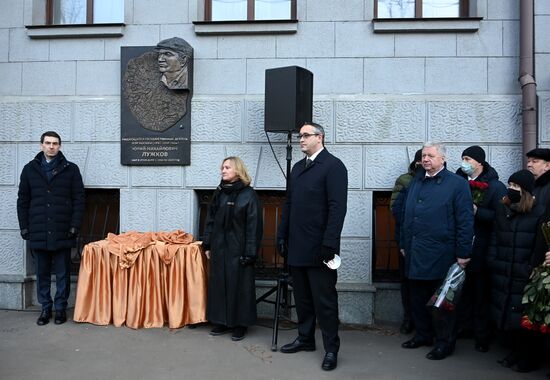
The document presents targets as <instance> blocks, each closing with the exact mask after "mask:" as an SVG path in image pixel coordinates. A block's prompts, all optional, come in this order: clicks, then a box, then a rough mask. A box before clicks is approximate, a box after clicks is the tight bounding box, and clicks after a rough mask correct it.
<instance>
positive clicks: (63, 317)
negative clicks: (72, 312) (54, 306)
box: [53, 310, 67, 325]
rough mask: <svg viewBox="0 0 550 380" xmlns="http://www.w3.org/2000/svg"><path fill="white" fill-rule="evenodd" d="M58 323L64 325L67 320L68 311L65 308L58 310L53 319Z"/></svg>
mask: <svg viewBox="0 0 550 380" xmlns="http://www.w3.org/2000/svg"><path fill="white" fill-rule="evenodd" d="M53 322H54V323H55V324H56V325H62V324H63V323H65V322H67V312H66V311H65V310H59V311H58V310H56V311H55V319H54V321H53Z"/></svg>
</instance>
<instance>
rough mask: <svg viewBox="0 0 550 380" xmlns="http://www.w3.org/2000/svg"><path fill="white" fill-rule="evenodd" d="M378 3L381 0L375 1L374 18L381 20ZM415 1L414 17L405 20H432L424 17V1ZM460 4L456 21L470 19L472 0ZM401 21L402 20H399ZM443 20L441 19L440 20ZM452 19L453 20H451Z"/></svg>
mask: <svg viewBox="0 0 550 380" xmlns="http://www.w3.org/2000/svg"><path fill="white" fill-rule="evenodd" d="M378 1H379V0H375V1H374V18H375V19H379V18H378ZM414 1H415V3H414V4H415V7H414V17H407V18H403V19H404V20H425V19H431V18H432V17H422V1H423V0H414ZM459 2H460V5H459V11H458V13H459V14H458V17H456V19H461V18H468V17H470V0H459ZM433 18H438V17H433ZM384 19H389V20H395V19H398V18H386V17H385V18H384ZM399 19H401V18H399ZM439 19H441V18H439ZM449 19H451V18H449ZM452 19H455V17H453V18H452Z"/></svg>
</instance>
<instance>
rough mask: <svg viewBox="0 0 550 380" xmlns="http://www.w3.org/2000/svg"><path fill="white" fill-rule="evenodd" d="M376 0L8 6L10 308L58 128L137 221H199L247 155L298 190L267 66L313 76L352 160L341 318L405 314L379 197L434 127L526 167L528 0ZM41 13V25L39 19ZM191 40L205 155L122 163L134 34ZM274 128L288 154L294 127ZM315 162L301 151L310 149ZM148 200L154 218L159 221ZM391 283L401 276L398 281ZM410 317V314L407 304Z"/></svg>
mask: <svg viewBox="0 0 550 380" xmlns="http://www.w3.org/2000/svg"><path fill="white" fill-rule="evenodd" d="M374 2H375V0H345V1H333V0H297V2H296V4H297V9H296V14H297V19H298V22H286V23H285V22H280V23H265V24H261V23H260V24H247V23H232V24H227V25H218V24H216V25H213V24H208V23H193V22H194V21H202V20H203V19H204V18H203V13H204V4H203V0H157V1H155V2H152V1H148V0H126V1H124V20H123V23H124V25H114V26H113V25H109V26H97V27H79V28H77V27H72V28H71V27H65V28H46V27H41V26H40V25H42V24H43V17H44V14H43V13H44V12H43V7H44V3H45V1H41V0H24V1H23V0H4V1H2V2H1V4H0V140H1V141H2V144H1V145H0V152H1V153H2V156H3V162H2V165H0V213H1V215H2V218H0V231H1V233H0V308H11V309H23V308H26V307H28V306H29V305H30V304H32V303H33V298H34V285H33V281H34V280H33V275H32V273H33V269H32V265H31V259H30V257H29V255H28V254H27V253H26V249H25V245H24V242H23V240H21V238H20V236H19V228H18V223H17V215H16V198H17V186H18V182H19V173H20V172H21V169H22V167H23V166H24V165H25V163H27V162H28V161H29V160H30V159H32V157H34V155H35V154H36V152H37V151H38V149H39V145H38V142H37V140H38V138H39V136H40V134H41V133H42V132H43V131H45V130H56V131H57V132H59V133H60V135H61V136H62V138H63V139H64V141H63V145H62V150H63V152H64V153H65V155H66V156H67V157H68V158H69V160H72V161H74V162H75V163H77V164H78V165H79V167H80V168H81V171H82V174H83V178H84V183H85V186H86V188H88V189H93V188H102V189H119V190H120V230H121V231H129V230H142V231H149V230H171V229H176V228H181V229H184V230H186V231H189V232H192V233H197V229H198V218H199V212H198V202H199V200H198V196H197V193H196V190H198V189H212V188H214V187H215V186H216V185H217V183H218V182H219V164H220V162H221V159H222V158H223V157H225V156H228V155H238V156H241V157H242V158H243V159H244V161H245V163H246V164H247V166H248V168H249V170H250V172H251V174H252V176H253V185H254V187H255V188H256V189H258V190H284V187H285V180H284V177H283V176H282V175H281V174H280V173H279V172H278V169H277V163H276V161H275V159H274V157H273V154H272V152H271V150H270V147H269V145H268V144H267V139H266V135H265V133H264V129H263V125H264V120H263V117H264V116H263V109H264V105H263V102H264V94H263V92H264V73H265V70H266V69H268V68H273V67H281V66H290V65H298V66H302V67H305V68H307V69H308V70H310V71H312V72H313V74H314V110H313V114H314V116H313V119H314V121H315V122H317V123H320V124H322V125H323V126H325V127H326V130H327V148H328V149H329V150H330V151H331V152H332V153H334V154H335V155H336V156H338V157H340V158H341V159H342V160H343V162H344V163H345V164H346V166H347V168H348V170H349V204H348V206H349V207H348V214H347V217H346V222H345V226H344V231H343V241H342V258H343V264H342V268H341V269H340V270H339V283H338V287H339V292H340V304H341V308H340V309H341V311H340V312H341V319H342V321H343V322H347V323H361V324H370V323H372V322H373V320H374V318H375V316H376V317H377V318H382V319H392V318H393V319H396V315H397V314H399V305H398V301H397V297H396V294H397V292H395V291H387V290H384V289H388V287H387V286H385V285H384V284H378V283H374V282H373V278H372V272H373V269H372V259H371V255H372V245H373V212H372V209H373V194H374V193H375V192H377V191H388V190H390V189H391V187H392V186H393V182H394V180H395V178H396V177H397V176H398V175H399V174H401V173H402V172H404V171H405V169H406V167H407V165H408V163H409V162H410V160H411V159H412V158H413V156H414V153H415V151H416V150H417V149H418V148H419V147H420V146H421V144H422V143H423V142H424V141H428V140H429V141H439V142H444V143H446V144H447V145H448V165H449V167H450V168H451V169H452V170H454V169H456V168H457V167H458V165H459V162H460V154H461V152H462V150H463V149H464V148H465V147H467V146H470V145H472V144H479V145H481V146H483V147H484V148H485V150H486V152H487V156H488V157H487V160H488V161H489V162H490V163H491V165H493V166H494V167H495V168H497V170H498V171H499V173H500V176H501V179H502V178H504V179H506V178H508V176H509V175H510V174H511V173H512V172H513V171H515V170H517V169H518V168H520V167H521V165H522V164H521V160H522V157H521V149H522V148H521V90H520V87H519V84H518V82H517V77H518V65H519V3H520V0H506V1H501V0H477V1H473V0H471V1H470V8H471V9H470V15H471V16H475V17H479V19H467V20H456V21H452V20H451V21H450V20H447V21H438V22H432V23H429V25H428V26H427V29H423V30H424V31H422V32H419V31H415V30H414V29H415V28H417V27H418V25H419V22H415V21H410V22H406V23H401V24H399V23H393V24H392V23H381V22H373V18H374ZM33 25H34V26H36V27H31V26H33ZM549 35H550V2H548V1H546V0H536V1H535V49H536V71H535V77H536V79H537V92H538V96H539V103H538V104H539V112H538V115H539V121H538V124H539V137H538V139H539V144H541V145H542V146H544V145H546V146H549V145H550V70H549V69H548V68H549V67H550V38H548V36H549ZM174 36H176V37H181V38H183V39H185V40H186V41H187V42H189V43H190V44H191V45H192V46H193V48H194V55H195V62H194V94H193V101H192V134H191V138H192V145H191V165H190V166H184V167H129V166H122V165H120V164H119V162H120V83H121V78H120V47H121V46H154V45H156V44H157V43H158V41H160V40H162V39H166V38H170V37H174ZM270 139H271V140H272V142H273V143H274V148H275V152H276V155H277V157H278V160H279V161H280V162H281V163H283V164H284V162H285V155H286V153H285V136H284V135H281V134H272V135H270ZM299 158H300V152H299V149H298V148H297V145H296V148H295V149H294V162H295V161H296V160H298V159H299ZM144 213H146V217H144ZM389 289H390V290H391V289H392V287H391V286H390V287H389ZM397 319H398V318H397Z"/></svg>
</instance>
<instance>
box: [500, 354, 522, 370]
mask: <svg viewBox="0 0 550 380" xmlns="http://www.w3.org/2000/svg"><path fill="white" fill-rule="evenodd" d="M517 361H518V357H517V355H516V353H515V352H511V353H509V354H508V355H506V357H505V358H503V359H500V360H497V363H498V364H500V365H501V366H503V367H505V368H510V367H512V366H513V365H514V364H516V363H517Z"/></svg>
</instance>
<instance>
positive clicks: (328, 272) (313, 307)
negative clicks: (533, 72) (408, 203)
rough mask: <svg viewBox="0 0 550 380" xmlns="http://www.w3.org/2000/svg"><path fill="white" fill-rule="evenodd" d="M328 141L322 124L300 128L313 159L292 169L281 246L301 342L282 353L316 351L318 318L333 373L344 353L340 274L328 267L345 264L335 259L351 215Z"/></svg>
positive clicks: (342, 174)
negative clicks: (335, 262) (341, 350)
mask: <svg viewBox="0 0 550 380" xmlns="http://www.w3.org/2000/svg"><path fill="white" fill-rule="evenodd" d="M324 138H325V132H324V130H323V127H321V126H320V125H319V124H315V123H306V124H304V126H302V128H301V129H300V149H301V150H302V152H304V153H305V154H306V156H307V157H306V158H304V159H302V160H300V161H298V162H297V163H296V164H295V165H294V167H293V168H292V173H291V180H290V191H289V193H288V194H287V199H286V203H285V205H284V208H283V215H282V219H281V224H280V225H279V230H278V234H277V239H278V240H277V241H278V249H279V252H280V253H281V254H283V255H284V254H288V264H289V266H290V274H291V275H292V280H293V289H294V297H295V300H296V312H297V314H298V337H297V338H296V339H295V340H294V342H292V343H289V344H286V345H284V346H283V347H281V352H284V353H294V352H298V351H313V350H315V324H316V319H318V320H319V325H320V327H321V332H322V335H323V346H324V348H325V358H324V360H323V364H322V368H323V369H324V370H332V369H334V368H336V365H337V357H338V350H339V348H340V338H339V336H338V324H339V319H338V293H337V292H336V281H337V274H336V270H335V269H330V268H329V267H328V266H327V265H325V264H326V263H329V262H330V261H331V260H333V259H336V260H337V259H339V257H338V258H335V255H337V254H338V253H339V252H340V234H341V232H342V227H343V224H344V218H345V215H346V207H347V193H348V190H347V189H348V172H347V169H346V167H345V166H344V164H343V163H342V162H341V161H340V160H339V159H338V158H336V157H334V156H333V155H332V154H330V153H329V152H328V151H327V150H326V149H325V148H324ZM329 264H331V263H329Z"/></svg>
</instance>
